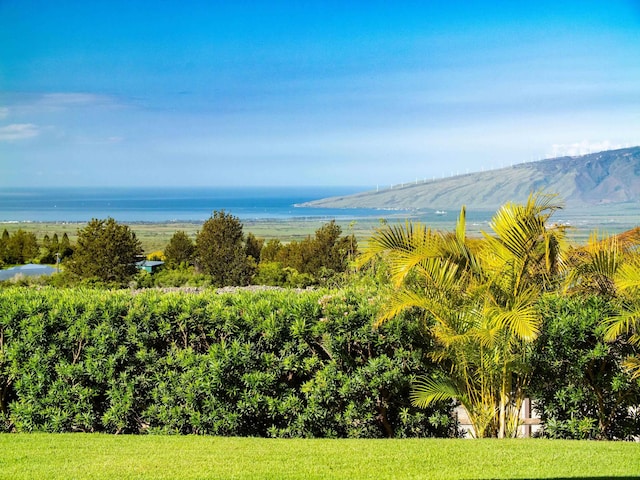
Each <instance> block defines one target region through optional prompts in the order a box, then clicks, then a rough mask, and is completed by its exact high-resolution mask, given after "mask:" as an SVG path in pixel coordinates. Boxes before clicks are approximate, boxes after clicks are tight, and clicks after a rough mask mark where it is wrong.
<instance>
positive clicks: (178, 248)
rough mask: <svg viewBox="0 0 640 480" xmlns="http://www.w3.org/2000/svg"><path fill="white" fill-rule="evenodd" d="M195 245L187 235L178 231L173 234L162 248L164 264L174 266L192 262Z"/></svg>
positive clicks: (169, 266)
mask: <svg viewBox="0 0 640 480" xmlns="http://www.w3.org/2000/svg"><path fill="white" fill-rule="evenodd" d="M195 251H196V246H195V244H194V243H193V241H192V240H191V239H190V238H189V236H188V235H187V234H186V233H185V232H183V231H179V232H176V233H174V234H173V236H172V237H171V240H169V243H168V244H167V247H166V248H165V249H164V256H165V264H166V266H167V267H168V268H176V267H178V266H180V265H181V264H187V265H191V264H192V263H193V259H194V255H195Z"/></svg>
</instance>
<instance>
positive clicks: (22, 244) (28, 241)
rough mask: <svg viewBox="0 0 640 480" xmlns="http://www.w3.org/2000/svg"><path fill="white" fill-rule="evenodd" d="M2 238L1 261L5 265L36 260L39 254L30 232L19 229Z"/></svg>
mask: <svg viewBox="0 0 640 480" xmlns="http://www.w3.org/2000/svg"><path fill="white" fill-rule="evenodd" d="M5 232H6V235H5V234H3V236H2V248H0V252H1V253H2V259H1V260H2V261H3V263H6V264H24V263H29V262H32V261H34V260H36V259H37V257H38V253H39V246H38V240H37V239H36V236H35V234H34V233H32V232H25V231H24V230H22V229H19V230H17V231H15V232H14V233H13V235H9V233H8V232H7V231H6V230H5Z"/></svg>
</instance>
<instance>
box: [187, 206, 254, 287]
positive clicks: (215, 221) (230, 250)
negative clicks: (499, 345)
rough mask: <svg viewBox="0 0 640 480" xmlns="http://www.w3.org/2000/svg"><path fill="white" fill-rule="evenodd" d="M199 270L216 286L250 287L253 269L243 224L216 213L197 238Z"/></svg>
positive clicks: (236, 219) (224, 214)
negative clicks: (249, 259) (245, 241)
mask: <svg viewBox="0 0 640 480" xmlns="http://www.w3.org/2000/svg"><path fill="white" fill-rule="evenodd" d="M196 258H197V265H198V267H199V268H200V269H201V270H202V271H203V272H205V273H206V274H208V275H210V276H211V280H212V283H213V284H214V285H217V286H226V285H248V284H249V282H250V281H251V277H252V276H253V274H254V273H255V272H254V268H253V267H252V264H251V262H249V261H248V258H247V252H246V248H245V245H244V234H243V232H242V223H240V220H239V219H238V218H237V217H234V216H233V215H231V214H228V213H225V212H224V211H217V210H216V211H214V212H213V216H212V217H211V218H209V219H208V220H207V221H206V222H204V224H203V225H202V230H200V231H199V232H198V234H197V236H196Z"/></svg>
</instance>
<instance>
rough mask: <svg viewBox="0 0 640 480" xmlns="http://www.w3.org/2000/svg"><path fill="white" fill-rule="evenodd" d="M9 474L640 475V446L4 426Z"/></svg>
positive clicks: (2, 469) (1, 444) (5, 474)
mask: <svg viewBox="0 0 640 480" xmlns="http://www.w3.org/2000/svg"><path fill="white" fill-rule="evenodd" d="M0 452H1V453H0V478H3V479H5V478H6V479H12V480H19V479H34V478H38V479H40V478H42V479H81V478H91V479H106V478H117V479H146V478H149V479H204V478H219V479H305V480H312V479H324V478H348V479H365V478H367V479H387V478H388V479H391V478H400V479H418V478H420V479H428V478H476V479H485V478H486V479H488V478H513V479H515V478H556V479H560V478H638V476H640V444H639V443H622V442H586V441H584V442H583V441H580V442H579V441H560V440H537V439H532V440H522V439H519V440H274V439H258V438H220V437H193V436H110V435H101V434H2V435H0Z"/></svg>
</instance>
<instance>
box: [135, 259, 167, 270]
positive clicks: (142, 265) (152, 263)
mask: <svg viewBox="0 0 640 480" xmlns="http://www.w3.org/2000/svg"><path fill="white" fill-rule="evenodd" d="M163 265H164V262H161V261H159V260H142V261H140V262H138V263H136V266H137V267H138V268H139V269H140V270H144V271H145V272H148V273H156V272H157V271H158V270H159V269H161V268H162V266H163Z"/></svg>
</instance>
